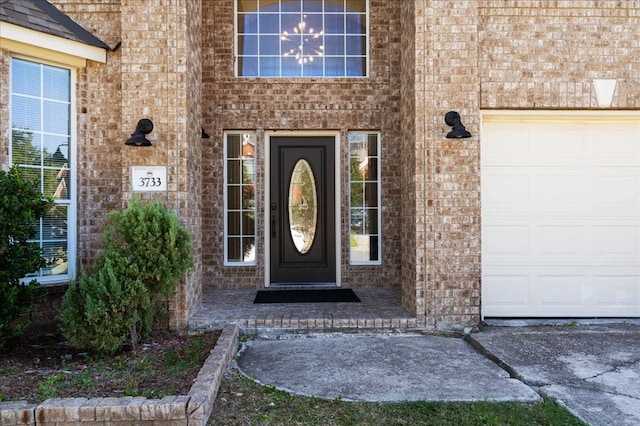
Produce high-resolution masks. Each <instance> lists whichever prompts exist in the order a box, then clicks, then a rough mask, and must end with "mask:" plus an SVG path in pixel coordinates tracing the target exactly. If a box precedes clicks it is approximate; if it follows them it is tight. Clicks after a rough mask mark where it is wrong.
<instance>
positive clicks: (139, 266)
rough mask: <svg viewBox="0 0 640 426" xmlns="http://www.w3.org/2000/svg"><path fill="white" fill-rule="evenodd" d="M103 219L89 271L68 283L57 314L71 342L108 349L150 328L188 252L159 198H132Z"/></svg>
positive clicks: (184, 236) (182, 232) (187, 264)
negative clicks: (105, 221) (100, 239)
mask: <svg viewBox="0 0 640 426" xmlns="http://www.w3.org/2000/svg"><path fill="white" fill-rule="evenodd" d="M107 218H108V225H107V228H106V229H105V231H104V234H103V250H102V251H101V253H100V254H99V256H98V259H97V261H96V265H95V267H94V272H93V274H92V275H88V274H86V273H83V274H82V275H81V276H80V277H79V278H78V280H77V281H76V282H72V283H71V284H70V285H69V287H68V288H67V291H66V292H65V295H64V297H63V301H62V308H61V311H60V315H59V319H60V327H61V329H62V332H63V334H64V335H65V336H66V337H67V338H68V339H69V340H70V341H71V342H72V343H74V344H75V345H76V346H79V347H82V348H86V349H90V350H94V351H96V352H100V353H106V354H109V353H113V352H115V351H117V350H118V349H119V348H120V347H121V346H122V345H123V344H125V343H130V344H131V345H132V346H134V347H135V346H136V345H137V343H138V340H139V339H140V338H143V337H145V336H146V335H147V334H148V333H149V332H150V331H151V329H152V325H153V322H154V320H155V319H156V318H157V316H158V313H159V312H161V311H162V308H163V306H164V302H166V300H167V298H169V297H172V296H173V295H174V293H175V288H176V281H177V280H178V279H179V278H180V277H182V276H184V275H185V273H186V272H187V271H188V270H189V269H190V268H191V266H193V257H192V255H191V239H190V236H189V233H188V232H187V230H186V229H185V228H184V227H183V226H181V225H180V224H179V223H178V218H177V217H176V215H174V214H170V213H169V212H168V211H167V210H166V209H165V207H164V206H163V205H162V203H161V202H160V201H159V200H156V201H154V202H151V203H148V204H143V203H142V201H141V200H140V199H139V198H135V199H133V200H132V201H131V203H130V204H129V206H128V207H127V208H126V209H125V210H124V211H122V212H119V211H116V212H111V213H109V214H108V215H107Z"/></svg>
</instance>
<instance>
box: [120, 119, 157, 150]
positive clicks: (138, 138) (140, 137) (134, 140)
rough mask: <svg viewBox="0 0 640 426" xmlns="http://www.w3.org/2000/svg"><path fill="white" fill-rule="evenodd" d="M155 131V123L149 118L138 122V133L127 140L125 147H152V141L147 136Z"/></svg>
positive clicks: (134, 133)
mask: <svg viewBox="0 0 640 426" xmlns="http://www.w3.org/2000/svg"><path fill="white" fill-rule="evenodd" d="M152 130H153V122H152V121H151V120H149V119H148V118H143V119H142V120H140V121H138V125H137V126H136V131H135V132H133V133H132V134H131V137H130V138H129V139H127V140H126V142H125V143H124V144H125V145H135V146H151V141H150V140H149V139H147V138H146V137H145V136H146V135H148V134H149V133H151V131H152Z"/></svg>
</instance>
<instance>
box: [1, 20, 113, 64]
mask: <svg viewBox="0 0 640 426" xmlns="http://www.w3.org/2000/svg"><path fill="white" fill-rule="evenodd" d="M0 47H2V48H3V49H8V50H13V51H16V52H17V53H22V54H30V55H35V54H38V56H41V55H42V54H43V53H44V52H43V51H50V52H54V53H53V56H57V55H62V56H64V57H65V58H66V60H65V62H68V61H70V62H71V63H70V64H72V65H75V66H79V67H83V66H85V65H86V61H87V60H91V61H96V62H101V63H106V62H107V50H106V49H104V48H101V47H96V46H92V45H89V44H85V43H81V42H78V41H73V40H69V39H66V38H62V37H58V36H54V35H50V34H46V33H42V32H39V31H34V30H31V29H28V28H25V27H21V26H19V25H15V24H11V23H9V22H4V21H0ZM56 54H57V55H56ZM45 56H46V55H45ZM52 60H55V58H53V59H52Z"/></svg>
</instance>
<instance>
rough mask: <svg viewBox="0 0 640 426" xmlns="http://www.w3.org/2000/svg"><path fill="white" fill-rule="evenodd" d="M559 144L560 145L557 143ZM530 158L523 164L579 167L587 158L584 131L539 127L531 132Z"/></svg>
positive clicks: (577, 128)
mask: <svg viewBox="0 0 640 426" xmlns="http://www.w3.org/2000/svg"><path fill="white" fill-rule="evenodd" d="M559 142H561V143H559ZM529 145H530V147H531V148H530V153H531V154H530V156H529V158H527V159H522V160H524V161H526V163H525V164H532V163H533V164H536V165H541V166H553V165H562V166H566V165H580V164H584V162H585V161H586V159H587V158H588V151H587V146H586V145H585V143H584V131H583V130H582V128H581V127H580V126H573V127H570V128H563V127H562V126H561V125H558V126H550V127H547V126H540V127H538V128H534V129H532V130H531V136H530V139H529Z"/></svg>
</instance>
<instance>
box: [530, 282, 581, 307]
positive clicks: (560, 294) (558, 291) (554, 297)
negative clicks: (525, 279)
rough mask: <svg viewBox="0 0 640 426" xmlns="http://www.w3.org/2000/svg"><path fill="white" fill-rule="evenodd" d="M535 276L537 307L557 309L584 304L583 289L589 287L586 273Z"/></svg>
mask: <svg viewBox="0 0 640 426" xmlns="http://www.w3.org/2000/svg"><path fill="white" fill-rule="evenodd" d="M536 278H537V279H536V281H537V284H538V292H539V302H538V303H539V305H538V306H539V307H541V308H550V307H553V308H555V309H558V310H559V309H564V308H579V307H580V306H583V305H584V304H585V298H586V295H585V289H587V288H589V285H588V284H589V283H588V282H589V277H588V276H587V275H586V274H578V273H576V274H568V273H559V274H555V275H554V274H540V275H538V276H537V277H536Z"/></svg>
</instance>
